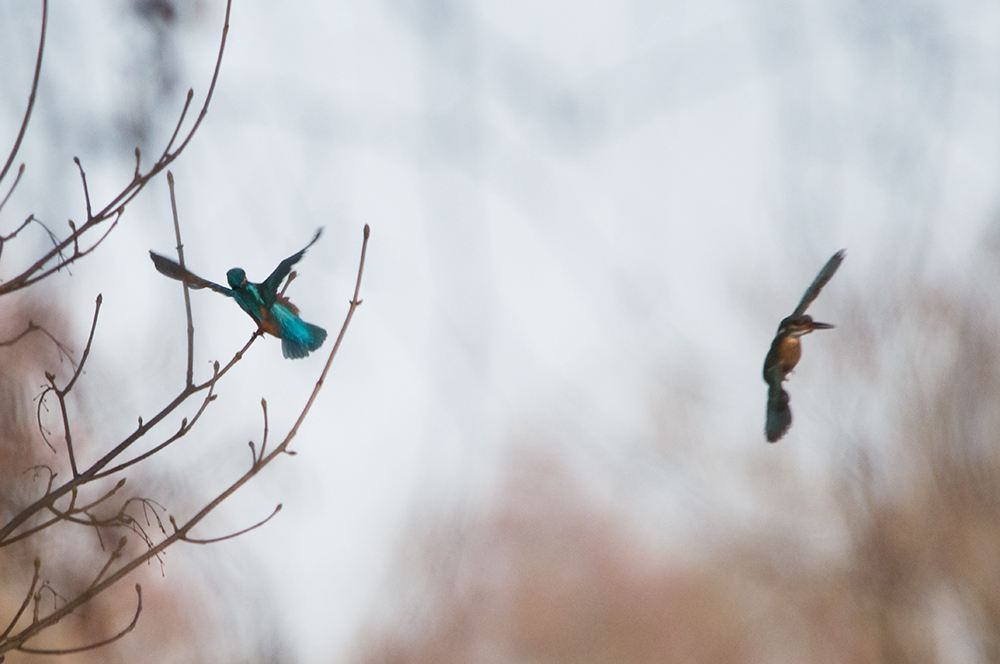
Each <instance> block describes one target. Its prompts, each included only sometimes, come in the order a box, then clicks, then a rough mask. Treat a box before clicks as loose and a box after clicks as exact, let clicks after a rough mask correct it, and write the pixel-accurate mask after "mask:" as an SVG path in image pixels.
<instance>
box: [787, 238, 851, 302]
mask: <svg viewBox="0 0 1000 664" xmlns="http://www.w3.org/2000/svg"><path fill="white" fill-rule="evenodd" d="M845 251H846V249H841V250H840V251H838V252H837V253H835V254H834V255H833V256H831V257H830V260H828V261H827V262H826V265H824V266H823V269H822V270H820V271H819V274H817V275H816V278H815V279H813V282H812V283H811V284H809V288H807V289H806V293H805V295H803V296H802V301H801V302H799V306H797V307H796V308H795V311H794V312H792V316H801V315H802V314H804V313H805V312H806V309H808V308H809V305H810V304H812V303H813V300H815V299H816V298H817V297H819V292H820V291H821V290H823V286H826V284H827V282H828V281H830V279H832V278H833V275H834V273H835V272H836V271H837V268H838V267H840V264H841V263H842V262H844V252H845Z"/></svg>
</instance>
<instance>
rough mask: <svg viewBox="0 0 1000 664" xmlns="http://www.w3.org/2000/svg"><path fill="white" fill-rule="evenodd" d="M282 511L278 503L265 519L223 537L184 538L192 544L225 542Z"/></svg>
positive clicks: (256, 526) (254, 528)
mask: <svg viewBox="0 0 1000 664" xmlns="http://www.w3.org/2000/svg"><path fill="white" fill-rule="evenodd" d="M280 511H281V503H278V506H277V507H275V508H274V511H273V512H271V515H270V516H269V517H267V518H266V519H264V520H263V521H259V522H257V523H255V524H254V525H252V526H250V527H249V528H244V529H243V530H240V531H237V532H235V533H230V534H229V535H223V536H222V537H213V538H212V539H194V538H191V537H184V538H182V539H183V540H184V541H185V542H188V543H190V544H215V543H216V542H224V541H225V540H228V539H233V538H234V537H239V536H240V535H245V534H246V533H248V532H250V531H251V530H256V529H257V528H260V527H261V526H263V525H264V524H265V523H267V522H268V521H270V520H271V519H273V518H274V517H275V516H277V514H278V512H280ZM176 526H177V524H176V523H174V527H176Z"/></svg>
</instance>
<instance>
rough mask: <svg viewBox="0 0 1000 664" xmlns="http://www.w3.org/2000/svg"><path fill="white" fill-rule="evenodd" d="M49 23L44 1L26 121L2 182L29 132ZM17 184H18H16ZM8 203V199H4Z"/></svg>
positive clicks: (1, 173) (0, 177) (44, 0)
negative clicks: (26, 133)
mask: <svg viewBox="0 0 1000 664" xmlns="http://www.w3.org/2000/svg"><path fill="white" fill-rule="evenodd" d="M48 21H49V1H48V0H42V27H41V29H40V30H39V37H38V56H37V57H36V58H35V76H34V78H33V79H32V80H31V93H30V94H29V95H28V107H27V108H26V109H25V110H24V119H23V120H21V129H20V130H19V131H18V132H17V138H16V139H15V140H14V147H12V148H11V149H10V155H8V156H7V163H5V164H4V165H3V168H2V169H0V182H2V181H3V179H4V178H5V177H6V176H7V171H9V170H10V165H11V164H13V163H14V158H15V157H16V156H17V151H18V150H20V149H21V141H23V140H24V132H25V131H27V130H28V120H30V119H31V111H32V110H33V109H34V108H35V95H36V94H38V78H39V76H41V74H42V53H43V52H44V51H45V31H46V27H47V25H48ZM15 184H17V183H15ZM4 200H5V201H6V199H4Z"/></svg>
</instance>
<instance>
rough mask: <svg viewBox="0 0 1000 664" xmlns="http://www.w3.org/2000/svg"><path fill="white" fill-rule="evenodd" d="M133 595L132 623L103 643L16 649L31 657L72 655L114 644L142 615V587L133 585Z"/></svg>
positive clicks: (133, 626)
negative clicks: (54, 648)
mask: <svg viewBox="0 0 1000 664" xmlns="http://www.w3.org/2000/svg"><path fill="white" fill-rule="evenodd" d="M135 593H136V595H137V596H138V598H139V602H138V605H137V606H136V607H135V615H134V616H132V622H130V623H129V624H128V627H126V628H125V629H123V630H122V631H120V632H118V633H117V634H115V635H114V636H112V637H110V638H107V639H104V640H103V641H98V642H97V643H91V644H90V645H86V646H80V647H79V648H60V649H57V650H47V649H43V648H28V647H25V646H18V647H17V649H18V650H20V651H21V652H26V653H30V654H32V655H73V654H76V653H78V652H86V651H88V650H93V649H94V648H100V647H101V646H106V645H108V644H109V643H114V642H115V641H117V640H118V639H120V638H122V637H123V636H125V635H126V634H128V633H129V632H131V631H132V630H133V629H135V626H136V624H138V622H139V614H140V613H142V587H141V586H140V585H139V584H138V583H137V584H135Z"/></svg>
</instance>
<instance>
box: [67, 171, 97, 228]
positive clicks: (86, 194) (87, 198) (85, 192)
mask: <svg viewBox="0 0 1000 664" xmlns="http://www.w3.org/2000/svg"><path fill="white" fill-rule="evenodd" d="M73 163H74V164H76V167H77V168H78V169H80V180H81V181H82V182H83V199H84V201H85V202H86V204H87V221H90V220H91V219H93V218H94V215H93V214H91V210H90V189H88V188H87V174H86V173H84V172H83V164H81V163H80V158H79V157H73ZM72 223H73V222H72V221H71V222H70V224H72ZM75 235H76V233H74V236H75Z"/></svg>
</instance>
